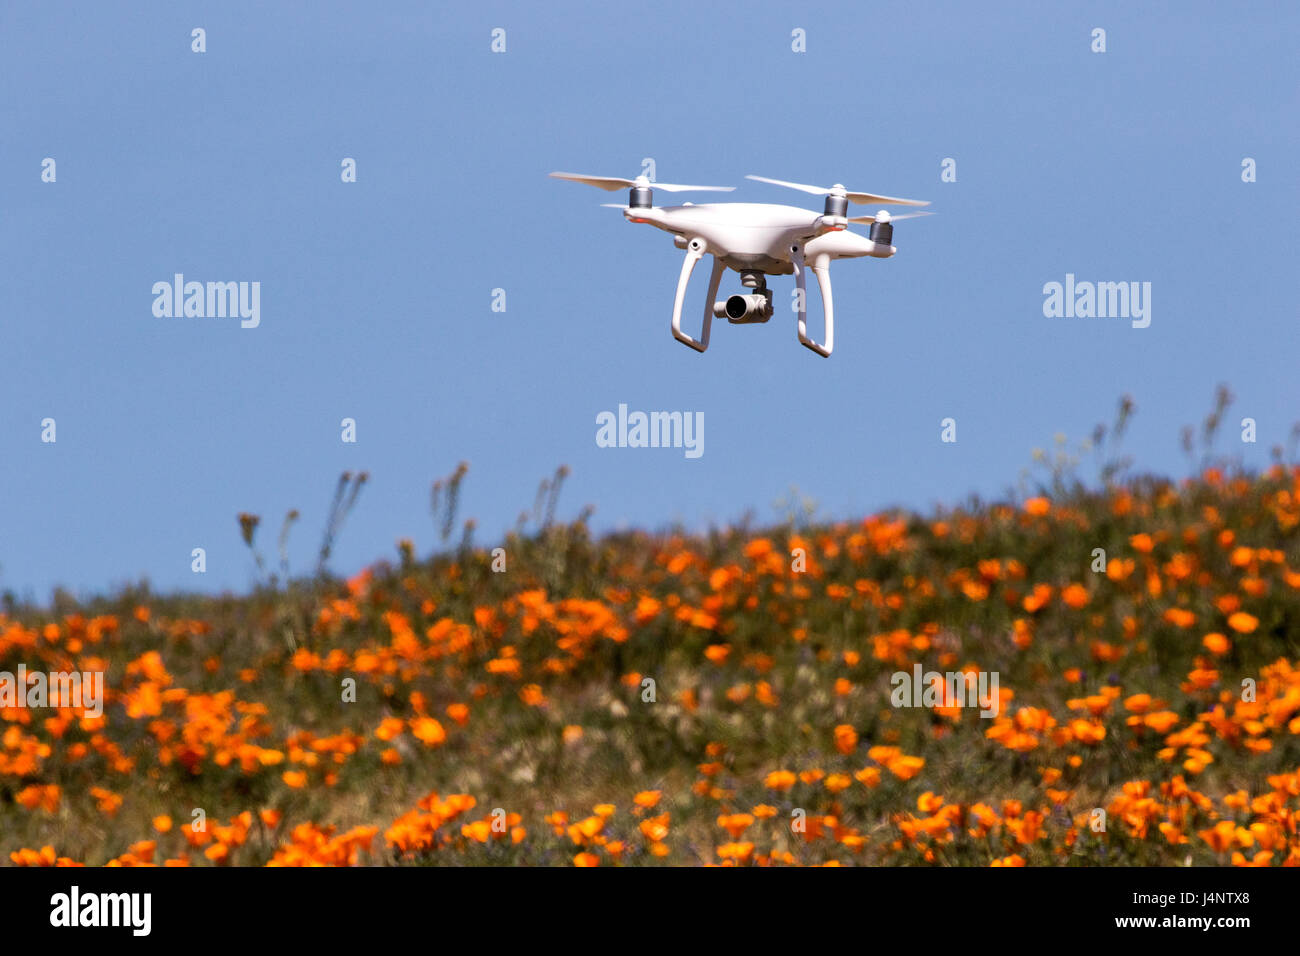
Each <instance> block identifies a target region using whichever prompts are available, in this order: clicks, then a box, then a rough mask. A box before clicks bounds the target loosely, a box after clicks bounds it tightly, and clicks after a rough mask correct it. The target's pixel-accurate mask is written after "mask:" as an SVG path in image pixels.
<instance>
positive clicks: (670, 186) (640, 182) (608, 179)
mask: <svg viewBox="0 0 1300 956" xmlns="http://www.w3.org/2000/svg"><path fill="white" fill-rule="evenodd" d="M551 176H553V177H554V178H555V179H567V180H569V181H570V182H574V183H586V184H587V185H588V186H595V187H596V188H597V189H604V190H605V191H606V192H613V191H614V190H616V189H631V188H632V187H633V186H645V187H648V188H650V189H662V190H664V191H665V192H670V193H685V192H710V193H729V192H731V191H732V190H734V189H735V188H736V187H735V186H683V185H681V184H679V183H654V182H651V181H650V180H648V179H646V178H645V177H644V176H638V177H637V178H636V179H622V178H620V177H618V176H586V175H583V174H582V173H551Z"/></svg>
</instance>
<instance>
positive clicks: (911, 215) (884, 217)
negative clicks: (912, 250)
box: [849, 209, 934, 223]
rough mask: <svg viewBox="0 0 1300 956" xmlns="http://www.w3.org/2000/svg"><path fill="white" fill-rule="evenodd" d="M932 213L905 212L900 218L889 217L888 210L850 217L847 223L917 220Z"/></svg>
mask: <svg viewBox="0 0 1300 956" xmlns="http://www.w3.org/2000/svg"><path fill="white" fill-rule="evenodd" d="M933 215H934V213H932V212H905V213H903V214H902V215H901V216H893V215H890V213H889V210H887V209H882V210H880V212H878V213H876V214H875V215H874V216H850V217H849V222H863V223H866V222H897V221H898V220H900V219H918V218H920V217H921V216H933Z"/></svg>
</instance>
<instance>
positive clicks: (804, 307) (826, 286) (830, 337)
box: [790, 244, 835, 358]
mask: <svg viewBox="0 0 1300 956" xmlns="http://www.w3.org/2000/svg"><path fill="white" fill-rule="evenodd" d="M790 261H791V262H792V263H793V264H794V280H795V285H796V287H797V288H798V290H799V294H798V296H797V299H798V313H799V341H800V343H802V344H803V345H806V346H807V347H808V348H810V349H812V350H813V351H814V352H816V353H817V354H818V355H820V356H822V358H828V357H829V356H830V354H831V349H833V348H834V347H835V303H834V300H833V299H832V298H831V270H830V265H831V259H830V256H828V255H826V254H824V253H823V254H821V255H818V256H815V257H814V258H813V261H812V264H811V268H812V271H813V272H814V273H815V274H816V276H817V287H818V288H819V289H820V290H821V294H822V314H823V316H824V317H825V320H826V322H825V324H826V344H825V345H818V344H817V343H816V342H814V341H813V340H812V339H810V338H809V337H808V280H807V270H808V268H809V266H808V265H807V264H806V263H805V262H804V257H803V249H802V248H801V247H800V246H799V245H797V244H796V245H793V246H791V247H790Z"/></svg>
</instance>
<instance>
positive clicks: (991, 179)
mask: <svg viewBox="0 0 1300 956" xmlns="http://www.w3.org/2000/svg"><path fill="white" fill-rule="evenodd" d="M1298 9H1300V8H1297V6H1296V5H1295V4H1293V3H1263V2H1261V3H1249V4H1223V3H1208V2H1197V3H1168V4H1155V3H1152V4H1130V3H1086V4H1083V3H1077V4H1059V3H1041V2H1031V3H1014V4H974V3H965V2H962V3H957V2H954V3H914V2H908V3H870V4H865V3H856V2H855V3H816V4H793V5H792V4H789V3H756V2H745V3H698V2H675V0H674V2H668V0H665V2H658V3H654V4H639V5H635V6H628V5H626V4H596V3H588V4H577V3H566V2H547V3H527V4H524V3H518V4H501V3H490V2H483V3H476V4H454V5H453V4H441V3H439V4H429V3H419V4H416V3H400V2H385V3H361V2H358V3H317V2H313V3H274V4H264V3H254V2H222V3H194V2H130V3H125V2H112V3H110V2H105V3H93V4H88V3H75V4H74V3H65V2H43V3H39V4H34V3H33V4H18V3H6V4H3V5H0V90H2V91H3V92H2V93H0V184H2V187H0V260H2V261H3V268H0V293H2V294H3V303H4V305H3V314H2V315H0V369H2V374H0V589H13V590H14V591H15V592H17V593H18V594H19V595H20V596H29V597H33V598H35V599H37V600H45V599H46V598H47V597H48V595H49V593H50V589H51V588H52V587H54V586H55V585H63V586H65V587H69V588H71V589H73V590H74V591H76V592H77V593H81V594H88V593H92V592H97V591H102V590H104V589H106V588H110V587H114V586H117V585H120V584H123V583H126V582H130V581H135V580H138V579H140V578H141V577H147V578H148V579H149V580H150V581H151V582H152V583H153V584H154V586H155V587H158V588H162V589H177V588H186V589H197V590H205V591H214V590H224V589H235V590H241V589H244V588H246V587H248V585H249V584H250V583H251V581H252V580H253V578H254V568H253V564H252V561H251V559H250V557H249V555H248V554H247V552H246V551H245V549H244V547H243V545H242V544H241V543H240V541H239V535H238V528H237V525H236V519H235V516H236V514H237V513H238V512H240V511H248V512H254V513H257V514H260V515H262V516H263V521H264V525H263V529H262V532H261V537H262V543H263V545H264V548H265V550H266V551H267V552H268V555H270V554H272V553H273V552H274V551H275V547H274V538H275V533H276V531H277V530H278V528H279V522H280V519H281V517H282V516H283V514H284V512H285V511H286V510H287V509H289V508H294V507H296V508H298V509H299V510H300V511H301V513H302V519H301V521H300V522H299V525H298V527H297V529H296V530H295V532H294V537H293V542H292V545H291V549H290V550H291V558H292V563H293V567H294V570H295V571H299V572H302V571H309V570H310V569H311V567H312V565H313V563H314V555H315V551H316V548H317V547H318V544H319V540H320V532H321V528H322V526H323V524H324V522H325V518H326V513H327V510H328V505H329V500H330V497H331V494H332V491H333V487H334V483H335V481H336V479H337V477H338V475H339V473H340V472H341V471H342V470H344V469H353V470H359V469H365V470H367V471H368V472H369V473H370V476H371V480H370V484H369V486H368V487H367V488H366V489H365V490H364V491H363V493H362V495H361V498H360V501H359V504H358V507H357V509H356V511H355V512H354V513H353V515H352V517H351V518H350V520H349V523H348V525H347V526H346V527H345V528H344V530H343V532H342V535H341V539H340V541H339V544H338V546H337V548H336V551H335V557H334V559H333V560H332V562H331V567H332V568H333V569H334V570H336V571H338V572H341V573H351V572H353V571H355V570H356V569H358V568H360V567H361V566H362V565H364V564H366V563H369V562H370V561H372V560H375V559H378V558H380V557H391V556H393V555H394V554H395V552H394V544H395V542H396V541H397V539H399V538H402V537H408V536H409V537H410V538H412V539H413V540H414V542H415V544H416V548H417V551H418V552H419V553H420V554H426V553H428V552H429V551H430V550H431V549H432V548H433V547H434V546H435V544H436V535H435V530H434V525H433V521H432V518H431V516H430V513H429V486H430V483H431V481H432V480H433V479H434V478H435V477H437V476H440V475H444V474H446V473H448V472H450V471H451V470H452V469H453V468H454V467H455V466H456V463H457V462H458V461H460V460H462V459H464V460H467V461H468V462H469V463H470V472H469V475H468V476H467V478H466V483H465V486H464V493H463V497H462V512H461V513H462V515H463V516H473V517H475V518H477V519H478V522H479V529H480V530H479V534H478V536H477V540H478V541H479V543H481V544H489V543H491V542H492V541H493V540H494V539H496V538H498V537H499V536H500V534H501V533H502V532H503V531H504V530H505V529H506V528H507V527H509V526H510V525H512V524H513V522H514V520H515V518H516V516H517V515H518V514H519V512H520V511H522V510H524V509H526V508H528V507H530V506H531V504H532V502H533V498H534V494H535V491H536V487H537V482H538V481H539V480H540V479H541V478H542V477H544V476H546V475H549V474H550V473H551V472H552V471H553V470H554V469H555V467H556V466H557V465H559V464H561V463H565V464H568V465H569V466H570V467H571V468H572V475H571V477H570V479H569V482H568V484H567V486H566V487H565V490H564V494H563V496H562V498H561V503H560V514H561V516H562V517H570V516H572V515H574V514H576V512H577V511H578V510H579V509H580V508H581V507H582V506H583V505H584V504H592V505H594V506H595V507H596V514H595V519H594V522H593V523H594V525H595V527H596V528H597V529H598V530H600V529H609V528H614V527H619V526H623V525H631V526H639V527H648V528H658V527H663V526H666V525H668V524H669V523H672V522H675V521H681V522H683V523H685V524H686V525H687V526H690V527H696V528H700V527H707V526H708V525H709V524H710V523H718V524H722V523H726V522H730V521H732V520H734V519H736V518H738V517H739V516H741V515H742V514H743V513H744V512H745V511H747V510H750V509H752V510H753V511H754V513H755V515H756V516H757V518H758V519H759V520H760V521H762V520H771V519H775V518H776V516H777V512H776V510H775V509H774V507H773V503H774V501H775V500H776V499H778V498H779V497H781V496H782V495H783V494H785V493H786V492H787V490H788V489H789V487H790V486H791V485H796V486H798V488H799V489H800V490H801V491H802V492H803V493H805V494H807V495H810V496H812V497H813V498H815V499H816V500H817V501H818V502H819V503H820V506H821V509H822V512H823V513H825V514H828V515H831V516H839V517H846V516H854V515H862V514H865V513H869V512H871V511H874V510H877V509H881V508H885V507H888V506H892V505H900V504H901V505H907V506H912V507H918V508H927V507H930V506H931V505H933V504H935V503H939V502H945V503H956V502H958V501H960V500H961V499H963V498H965V497H966V496H967V495H969V494H970V493H972V492H978V493H981V494H983V495H993V496H996V495H1000V494H1002V493H1004V492H1005V490H1006V489H1007V488H1009V487H1010V486H1011V485H1012V484H1013V483H1014V482H1015V480H1016V478H1017V476H1018V475H1019V473H1020V471H1021V469H1022V468H1024V467H1025V466H1026V465H1028V464H1029V462H1030V455H1031V451H1032V449H1033V448H1035V447H1038V446H1049V445H1050V444H1051V441H1052V436H1053V435H1054V434H1055V433H1057V432H1063V433H1065V434H1066V435H1067V436H1069V437H1070V439H1071V440H1074V439H1078V438H1082V437H1084V436H1085V435H1086V434H1087V433H1088V432H1089V431H1090V429H1091V428H1092V426H1093V425H1094V424H1096V423H1097V422H1099V421H1102V420H1109V418H1110V417H1111V415H1112V412H1113V409H1114V407H1115V404H1116V401H1117V400H1118V398H1119V396H1120V395H1121V394H1122V393H1125V392H1127V393H1130V394H1131V395H1132V396H1133V398H1134V400H1135V401H1136V404H1137V407H1138V412H1137V415H1136V417H1135V419H1134V421H1133V425H1132V427H1131V430H1130V433H1129V435H1128V437H1127V440H1126V446H1125V447H1126V450H1127V451H1128V452H1129V453H1131V454H1133V455H1134V456H1135V457H1136V459H1137V461H1138V464H1139V466H1141V468H1142V469H1145V470H1151V471H1159V472H1163V473H1166V474H1183V473H1186V471H1187V468H1188V465H1187V461H1186V459H1185V458H1184V457H1183V455H1182V452H1181V450H1180V446H1179V431H1180V429H1181V427H1182V426H1183V425H1185V424H1188V423H1192V422H1198V421H1200V419H1201V418H1202V417H1203V416H1204V415H1205V413H1206V412H1207V411H1208V409H1209V407H1210V404H1211V401H1212V395H1213V390H1214V386H1215V385H1216V384H1217V383H1219V382H1225V383H1228V384H1229V385H1230V386H1231V387H1232V389H1233V391H1234V392H1235V394H1236V395H1237V402H1236V404H1235V405H1234V407H1233V415H1234V422H1235V421H1239V420H1240V418H1241V417H1244V416H1247V415H1249V416H1251V417H1253V418H1255V419H1256V421H1257V423H1258V433H1259V441H1258V444H1257V445H1255V446H1243V451H1244V456H1245V459H1246V461H1247V462H1248V463H1252V464H1255V465H1263V464H1266V462H1267V455H1268V449H1269V448H1270V447H1271V446H1272V445H1273V444H1275V443H1278V442H1285V440H1286V438H1287V434H1288V432H1289V430H1290V428H1291V426H1292V424H1293V423H1294V422H1295V421H1296V420H1297V419H1300V402H1297V397H1298V396H1300V386H1298V385H1297V367H1298V366H1300V331H1298V326H1300V314H1298V313H1297V296H1296V279H1297V275H1298V274H1300V270H1298V269H1297V258H1298V253H1300V243H1297V232H1296V215H1297V212H1298V211H1300V202H1298V201H1297V200H1298V199H1300V187H1298V186H1297V159H1298V157H1300V124H1298V123H1297V107H1298V106H1300V82H1297V81H1298V80H1300V57H1297V54H1296V50H1297V40H1298V39H1300V30H1298V29H1297V28H1298V27H1300V14H1298V13H1297V10H1298ZM196 27H201V28H203V29H204V30H205V31H206V52H205V53H202V54H199V53H194V52H192V50H191V44H192V39H191V31H192V30H193V29H194V28H196ZM498 27H499V28H503V29H504V30H505V31H506V33H505V40H506V52H504V53H493V52H492V49H491V45H492V31H493V29H494V28H498ZM1098 27H1100V28H1103V29H1104V30H1105V31H1106V52H1105V53H1094V52H1093V51H1092V45H1093V39H1092V31H1093V30H1094V28H1098ZM795 29H801V30H803V31H805V34H806V46H807V52H804V53H796V52H793V51H792V49H791V46H792V31H794V30H795ZM47 157H49V158H53V159H54V160H55V162H56V167H55V170H56V177H57V178H56V181H55V182H53V183H48V182H43V181H42V161H43V160H44V159H45V158H47ZM345 157H351V158H353V159H355V160H356V164H357V181H356V182H355V183H344V182H342V181H341V166H340V164H341V162H342V160H343V159H344V158H345ZM1246 157H1251V158H1253V159H1254V160H1255V161H1256V168H1257V181H1256V182H1254V183H1244V182H1243V181H1242V161H1243V159H1244V158H1246ZM646 158H652V159H653V160H654V161H655V164H656V174H657V177H658V178H659V179H660V180H663V181H665V182H688V183H713V184H720V185H736V186H738V187H739V188H738V189H737V191H736V192H735V193H733V194H732V195H731V197H730V198H733V199H735V200H745V201H754V202H778V203H790V204H797V205H807V206H808V207H809V208H814V209H816V208H819V207H820V200H819V199H817V198H816V197H812V196H803V195H801V194H799V193H796V192H791V191H786V190H782V189H778V188H777V187H773V186H767V185H762V184H759V183H752V182H749V181H747V180H744V179H743V178H742V177H743V176H744V174H746V173H757V174H760V175H764V176H770V177H775V178H778V179H790V180H797V181H802V182H807V183H820V184H829V183H833V182H842V183H844V184H845V185H846V186H848V187H849V188H850V189H856V190H862V191H873V192H880V193H886V194H892V195H901V196H915V197H920V198H925V199H930V200H932V201H933V205H932V206H931V207H930V208H931V209H932V210H934V211H935V212H937V213H938V215H937V216H934V217H931V218H928V219H922V220H918V221H915V222H905V223H900V224H899V225H898V226H897V227H896V229H895V234H894V245H895V246H897V247H898V250H899V252H898V255H897V256H896V257H895V258H893V259H891V260H874V259H859V260H851V261H841V262H838V263H836V264H835V266H834V267H833V271H832V274H833V277H834V283H835V285H834V290H835V301H836V305H837V309H836V312H837V319H838V321H837V323H836V324H837V329H836V332H837V334H836V339H835V353H834V355H833V356H832V357H831V358H829V359H822V358H819V357H818V356H816V355H814V354H813V353H812V352H810V351H808V350H807V349H804V348H803V347H801V346H800V345H799V344H798V341H797V338H796V335H795V328H794V324H795V323H794V318H793V315H792V314H791V313H790V312H789V311H787V310H788V303H789V301H790V300H789V289H790V288H791V286H792V280H791V279H790V278H789V277H782V278H776V279H773V280H772V282H771V284H772V286H773V287H774V288H775V290H776V296H777V303H778V305H780V306H781V307H782V308H781V309H779V310H778V313H777V316H776V317H775V318H774V319H773V320H772V321H770V322H768V323H767V324H766V325H752V326H733V325H729V324H727V323H726V322H725V321H724V322H718V323H715V325H714V330H713V341H712V345H711V347H710V349H709V351H708V352H707V353H705V354H703V355H699V354H696V353H694V352H692V351H690V350H689V349H687V348H686V347H685V346H683V345H680V344H678V343H677V342H675V341H674V340H673V339H672V337H671V334H670V330H669V320H670V315H671V308H672V295H673V289H674V284H675V282H676V277H677V272H678V270H679V268H680V263H681V259H682V256H683V253H682V252H681V251H680V250H678V249H676V248H674V247H673V244H672V241H671V238H670V237H669V236H668V235H666V234H664V233H661V232H658V231H657V230H654V229H652V228H650V227H648V226H635V225H631V224H628V223H627V222H625V221H624V220H623V218H622V216H621V215H620V214H619V213H618V212H617V211H616V210H612V209H601V208H600V207H599V203H601V202H608V201H620V200H622V199H623V198H624V196H625V195H626V194H623V193H602V192H600V191H598V190H594V189H590V188H588V187H585V186H580V185H577V184H572V183H564V182H560V181H557V180H553V179H548V178H547V177H546V174H547V173H548V172H549V171H551V170H557V169H559V170H571V171H577V172H587V173H594V174H599V175H610V176H627V177H631V176H635V175H636V174H637V173H638V172H640V170H641V164H642V161H643V160H644V159H646ZM945 158H952V159H955V160H956V171H957V180H956V182H942V181H941V178H940V176H941V172H942V162H943V160H944V159H945ZM709 198H710V197H708V196H707V194H702V195H693V196H683V197H678V199H677V200H672V199H670V197H669V196H668V195H667V194H665V193H662V192H661V193H658V194H657V195H656V201H657V202H672V201H680V199H693V200H695V201H697V202H703V201H707V199H709ZM805 201H806V202H805ZM854 209H855V211H856V212H858V213H862V212H870V211H872V210H870V209H863V208H861V207H854ZM863 231H865V227H863ZM178 272H179V273H183V274H184V275H185V276H186V279H187V280H197V281H204V282H206V281H247V282H252V281H256V282H259V283H260V295H261V301H260V325H258V327H257V328H242V327H241V324H240V321H239V320H238V319H230V318H213V319H206V318H159V317H156V316H155V315H154V314H153V304H154V295H153V293H152V291H151V290H152V287H153V284H154V283H155V282H159V281H170V280H171V278H172V276H173V275H174V274H175V273H178ZM698 273H703V274H698ZM1067 273H1072V274H1074V275H1075V276H1076V278H1077V279H1078V280H1080V281H1082V280H1089V281H1137V282H1150V283H1151V290H1152V291H1151V324H1150V326H1149V327H1148V328H1145V329H1135V328H1133V327H1132V326H1131V324H1130V322H1128V321H1125V320H1123V319H1100V318H1072V319H1065V318H1048V317H1045V316H1044V314H1043V302H1044V298H1045V297H1044V294H1043V287H1044V284H1045V283H1048V282H1052V281H1057V282H1064V281H1065V276H1066V274H1067ZM728 277H729V278H728V280H727V284H726V285H724V287H723V291H724V292H728V291H736V288H734V287H737V286H738V282H737V281H735V280H736V279H737V278H738V277H737V276H735V274H734V273H728ZM706 278H707V268H702V269H699V270H697V275H696V277H695V282H694V284H693V286H692V289H691V293H690V297H689V299H688V308H687V314H688V317H689V320H690V322H691V323H692V324H693V323H695V322H696V321H698V319H697V317H698V314H699V312H700V310H701V302H702V297H703V295H704V284H705V280H706ZM497 288H503V289H505V290H506V311H505V312H494V311H493V310H492V301H493V299H492V295H493V290H494V289H497ZM812 300H813V302H814V303H815V302H816V296H815V295H812ZM814 311H816V306H815V305H814ZM620 403H626V404H627V405H628V406H629V408H630V409H633V410H645V411H653V410H681V411H688V412H702V413H703V415H704V420H705V434H704V442H705V443H704V454H703V455H702V456H701V457H699V458H697V459H689V458H687V457H686V456H685V455H684V454H683V452H682V450H680V449H678V450H674V449H633V448H615V449H611V448H599V447H597V445H596V441H595V436H596V430H597V429H596V416H597V415H598V414H599V413H600V412H602V411H606V410H611V411H614V410H617V408H618V405H619V404H620ZM945 417H952V418H954V419H955V420H956V422H957V439H958V440H957V442H956V443H955V444H945V443H942V442H941V441H940V421H941V419H943V418H945ZM46 418H53V419H54V420H55V422H56V429H57V431H56V438H57V440H56V441H55V442H54V443H53V444H49V443H44V442H42V440H41V433H42V425H41V423H42V420H43V419H46ZM344 418H353V419H355V420H356V423H357V441H356V443H355V444H346V443H344V442H343V441H341V437H340V436H341V426H340V423H341V421H342V419H344ZM1234 428H1235V426H1234ZM1237 431H1239V429H1237V430H1236V431H1233V430H1229V432H1228V434H1227V437H1228V438H1229V439H1232V440H1233V441H1234V442H1235V441H1236V432H1237ZM195 547H203V548H205V549H206V553H207V572H206V574H203V575H197V574H193V573H192V572H191V570H190V565H191V557H190V555H191V550H192V549H193V548H195Z"/></svg>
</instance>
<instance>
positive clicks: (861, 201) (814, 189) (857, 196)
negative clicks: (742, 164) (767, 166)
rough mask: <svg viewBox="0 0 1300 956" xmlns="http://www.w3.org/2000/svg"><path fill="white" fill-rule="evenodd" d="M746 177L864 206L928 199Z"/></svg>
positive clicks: (922, 202) (917, 203) (920, 202)
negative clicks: (901, 197) (843, 199)
mask: <svg viewBox="0 0 1300 956" xmlns="http://www.w3.org/2000/svg"><path fill="white" fill-rule="evenodd" d="M745 178H746V179H752V180H754V181H756V182H760V183H771V184H772V185H773V186H785V187H786V188H787V189H797V190H799V191H800V192H804V193H811V194H812V195H814V196H843V197H844V198H845V199H847V200H848V201H849V202H853V203H857V204H858V205H860V206H865V205H868V204H873V203H880V204H881V205H884V206H928V205H930V203H929V201H928V200H922V199H899V198H897V197H896V196H878V195H876V194H875V193H858V192H851V191H849V190H847V189H845V188H844V187H843V186H841V185H840V184H839V183H836V184H835V185H834V186H829V187H826V186H809V185H808V184H807V183H790V182H786V181H785V180H784V179H768V178H767V177H766V176H752V175H750V176H746V177H745Z"/></svg>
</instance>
